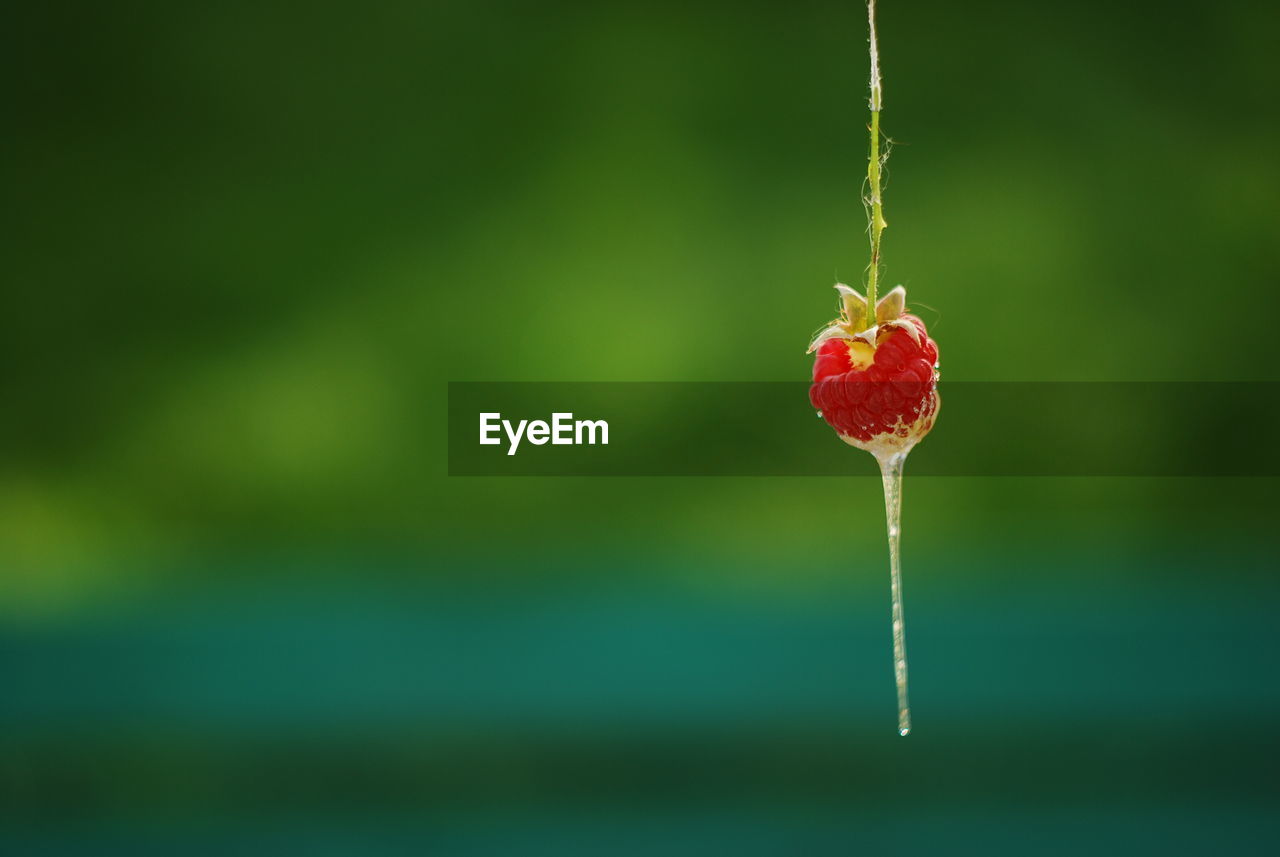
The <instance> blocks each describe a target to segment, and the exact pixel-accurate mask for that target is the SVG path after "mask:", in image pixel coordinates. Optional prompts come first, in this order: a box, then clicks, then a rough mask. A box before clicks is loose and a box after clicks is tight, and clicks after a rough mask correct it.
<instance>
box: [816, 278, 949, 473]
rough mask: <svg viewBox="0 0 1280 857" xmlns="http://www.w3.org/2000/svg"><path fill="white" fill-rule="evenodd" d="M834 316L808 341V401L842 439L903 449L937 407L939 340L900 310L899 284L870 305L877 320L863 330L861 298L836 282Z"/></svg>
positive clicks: (929, 421) (865, 445) (923, 428)
mask: <svg viewBox="0 0 1280 857" xmlns="http://www.w3.org/2000/svg"><path fill="white" fill-rule="evenodd" d="M836 288H837V289H838V290H840V292H841V296H842V297H843V300H844V308H843V311H842V313H841V318H840V319H838V320H837V321H836V322H834V323H832V325H831V326H830V327H828V328H827V329H826V330H824V331H823V332H822V333H821V334H819V336H818V338H817V339H816V340H815V341H814V343H813V345H812V346H810V349H809V350H810V351H816V352H817V358H816V359H815V360H814V364H813V386H812V387H810V388H809V401H810V402H812V403H813V406H814V407H815V408H817V409H818V411H819V413H820V414H821V415H822V418H823V419H824V420H826V422H827V424H828V425H830V426H831V427H832V428H833V429H835V430H836V433H837V434H838V435H839V436H840V438H841V440H843V441H845V442H846V443H849V444H851V445H853V446H857V447H859V448H862V449H867V450H870V451H871V452H873V453H876V454H880V453H882V452H894V451H903V452H905V451H906V450H908V449H910V448H911V447H912V446H914V445H915V444H916V443H917V442H918V441H919V440H920V439H921V438H923V437H924V436H925V434H927V433H928V432H929V430H930V429H931V428H933V421H934V418H935V417H936V416H937V413H938V405H939V400H938V389H937V384H938V372H937V364H938V346H937V345H936V344H934V342H933V340H932V339H930V338H929V334H928V332H927V331H926V330H925V326H924V322H923V321H921V320H920V319H919V318H917V317H915V316H914V315H907V314H904V313H903V307H904V306H905V303H906V291H905V290H904V289H903V288H902V287H901V286H899V287H898V288H896V289H894V290H893V291H892V292H890V293H889V294H888V295H886V296H885V297H884V299H883V300H881V301H880V302H879V303H878V304H877V305H876V321H877V324H876V325H874V326H872V327H871V328H869V329H866V330H862V329H861V328H863V327H864V326H865V325H864V316H865V314H866V300H865V299H864V298H863V297H862V295H860V294H858V293H857V292H855V291H854V290H853V289H851V288H849V287H848V286H844V285H837V286H836Z"/></svg>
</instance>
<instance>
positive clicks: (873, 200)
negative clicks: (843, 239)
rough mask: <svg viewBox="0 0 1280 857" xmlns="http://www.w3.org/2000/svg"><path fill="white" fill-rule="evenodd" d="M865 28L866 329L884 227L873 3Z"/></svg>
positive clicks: (873, 317)
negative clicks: (868, 135) (868, 122)
mask: <svg viewBox="0 0 1280 857" xmlns="http://www.w3.org/2000/svg"><path fill="white" fill-rule="evenodd" d="M867 27H868V30H869V31H870V34H871V37H870V41H871V156H870V158H869V159H868V161H867V184H868V185H869V190H870V195H869V196H868V198H867V217H868V220H869V226H868V230H867V232H868V234H869V235H870V237H871V264H870V266H869V267H868V268H867V314H866V317H865V318H866V322H865V323H866V326H867V327H870V326H871V325H873V324H875V320H876V309H875V307H876V288H877V286H878V285H879V280H880V235H881V233H883V232H884V228H885V226H887V225H888V224H886V223H885V220H884V201H883V200H882V199H881V197H880V168H881V166H882V164H881V161H880V108H881V105H882V103H883V100H884V92H883V89H882V87H881V84H880V47H879V45H878V44H877V43H876V0H867Z"/></svg>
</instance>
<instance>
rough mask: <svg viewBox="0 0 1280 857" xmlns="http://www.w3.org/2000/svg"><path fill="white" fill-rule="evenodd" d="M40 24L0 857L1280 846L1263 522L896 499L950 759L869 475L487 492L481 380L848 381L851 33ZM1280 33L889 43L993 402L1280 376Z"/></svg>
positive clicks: (1222, 505) (894, 28)
mask: <svg viewBox="0 0 1280 857" xmlns="http://www.w3.org/2000/svg"><path fill="white" fill-rule="evenodd" d="M4 19H5V24H4V26H3V27H0V33H2V35H0V39H2V40H3V51H2V52H0V55H2V56H3V59H2V60H0V62H2V63H3V67H4V72H5V73H4V75H3V83H2V84H0V86H3V88H4V94H5V99H4V104H5V108H4V109H5V113H6V114H7V119H8V121H7V122H6V123H5V125H6V131H7V133H6V134H5V135H4V139H3V143H2V144H0V145H3V148H4V157H3V159H2V161H0V170H3V186H4V188H5V197H6V200H7V204H6V205H5V206H4V219H5V222H4V229H3V233H2V236H3V237H0V242H3V253H2V255H0V259H2V260H3V261H2V262H0V264H3V268H4V285H3V287H2V288H0V393H2V394H3V402H4V406H3V419H0V670H2V672H0V675H3V677H4V685H3V694H2V695H0V726H2V727H3V728H2V729H0V813H2V814H3V822H4V823H3V825H2V826H0V844H2V845H3V847H4V850H5V851H7V852H12V853H37V852H39V853H94V854H101V853H116V852H119V853H131V854H139V853H164V854H171V853H187V854H193V853H260V852H269V853H312V854H330V853H332V854H371V853H424V852H425V853H440V854H469V853H475V854H505V853H511V854H524V853H528V854H542V853H548V854H567V853H584V854H602V853H607V854H619V855H620V854H685V853H688V854H706V853H733V854H796V853H818V854H828V853H845V852H852V851H855V850H861V851H866V852H868V853H904V854H905V853H923V854H933V853H939V852H941V851H944V850H945V851H948V852H950V853H972V854H983V855H991V854H1001V853H1009V854H1028V853H1040V854H1045V853H1050V854H1052V853H1062V854H1076V853H1080V852H1081V851H1083V850H1085V849H1088V850H1090V851H1093V852H1100V853H1161V854H1165V853H1221V852H1222V851H1224V850H1227V849H1228V848H1229V849H1231V850H1233V851H1234V852H1235V853H1271V852H1272V851H1273V849H1274V848H1275V845H1276V842H1275V840H1276V836H1277V833H1280V830H1278V828H1280V824H1278V823H1277V819H1276V814H1275V806H1276V804H1277V787H1276V785H1275V777H1274V768H1275V763H1276V761H1277V753H1276V751H1277V743H1278V741H1277V736H1276V733H1275V723H1276V722H1277V716H1280V687H1278V686H1277V682H1276V665H1275V659H1276V654H1277V652H1278V651H1280V629H1278V628H1277V625H1276V621H1275V616H1276V609H1277V608H1278V607H1280V586H1278V585H1277V584H1278V583H1280V580H1278V579H1277V563H1276V550H1277V548H1278V547H1280V544H1278V542H1280V537H1278V536H1277V534H1276V530H1275V519H1276V514H1277V502H1276V499H1275V489H1276V484H1275V480H1274V479H1263V478H1254V479H1249V478H1239V479H1225V478H1222V479H1100V478H1095V479H1089V478H1072V479H1065V478H1058V479H1049V478H1040V479H1034V478H1021V479H1015V478H986V479H981V478H932V479H930V478H918V479H914V480H913V479H910V476H908V484H907V488H906V500H905V512H904V515H905V518H904V526H905V546H904V550H905V574H906V594H907V616H908V628H909V634H908V646H909V651H910V653H911V657H912V680H913V701H914V703H915V720H916V732H915V733H913V734H912V735H911V736H910V737H909V738H908V739H905V740H903V739H899V738H898V737H897V736H896V734H895V732H894V728H893V726H894V702H893V697H892V694H893V688H892V674H891V664H890V653H889V642H890V639H889V627H888V584H887V580H886V577H887V573H886V572H887V568H886V565H887V563H886V556H885V549H884V542H883V518H882V510H881V505H880V503H881V500H880V495H879V485H878V484H877V482H876V481H875V480H872V479H849V480H832V479H747V478H743V479H728V478H725V479H696V478H673V479H587V478H582V479H569V478H563V479H507V480H504V479H460V478H453V479H450V478H448V477H447V476H446V475H445V473H446V448H445V428H446V420H445V413H444V407H445V401H446V382H447V381H451V380H453V381H459V380H507V381H518V380H556V381H587V380H590V381H609V380H646V381H682V380H700V381H701V380H712V381H719V380H725V381H738V380H766V381H779V380H793V379H804V378H806V377H807V374H808V372H809V369H810V363H809V360H808V359H807V358H805V356H804V354H803V351H804V347H805V345H806V344H807V338H808V336H809V334H810V333H811V332H812V331H813V330H814V329H816V328H817V327H818V326H819V325H820V324H821V323H822V322H824V321H825V320H826V319H828V318H829V317H830V316H831V314H832V313H833V311H834V306H835V301H834V297H833V293H832V292H831V290H830V284H831V283H832V282H833V281H834V280H835V279H837V278H839V279H842V280H844V281H847V282H857V281H858V279H859V277H860V274H861V271H862V269H863V267H864V265H865V263H866V256H867V252H866V247H865V239H864V236H863V228H864V218H863V211H862V207H861V204H860V201H859V192H860V183H861V179H862V175H863V172H864V169H865V146H866V142H865V141H866V135H865V126H864V123H865V121H866V112H865V97H864V89H865V83H864V80H865V73H866V69H865V67H866V60H865V47H866V45H865V18H864V11H863V8H862V7H861V6H860V5H859V4H858V3H841V4H835V3H816V2H794V3H786V4H782V3H743V2H738V3H694V4H690V3H665V2H643V3H641V2H634V3H613V2H607V3H576V2H568V0H558V2H553V3H517V2H494V3H371V4H333V3H319V4H311V5H308V6H305V7H299V6H297V5H295V4H280V3H261V2H258V3H234V2H233V3H218V4H208V5H206V6H197V5H194V4H172V3H157V2H120V3H113V4H76V3H64V4H39V5H36V4H27V5H20V6H11V7H9V8H8V9H7V10H6V12H5V15H4ZM1277 25H1280V11H1278V10H1277V7H1275V6H1274V5H1272V4H1263V3H1255V2H1224V3H1217V4H1196V5H1192V4H1167V3H1164V4H1157V3H1101V2H1084V3H1017V2H1003V3H996V2H975V3H964V4H959V3H945V2H936V0H934V2H905V0H902V2H898V0H884V2H883V3H882V8H881V11H880V34H881V42H882V56H883V64H884V73H885V113H884V119H883V121H884V128H885V130H886V131H887V133H888V134H889V135H890V136H891V137H892V138H893V139H894V140H895V141H896V145H895V146H894V149H893V155H892V158H891V159H890V162H889V184H888V187H887V189H886V214H887V218H888V221H889V224H890V229H889V230H888V231H887V232H886V236H885V242H886V243H885V259H886V276H887V279H888V281H889V282H890V283H898V282H901V283H904V284H906V285H907V286H908V290H909V298H910V300H911V301H912V302H913V304H915V306H916V307H917V308H918V309H919V311H920V313H921V315H922V316H923V317H924V318H925V319H926V321H927V322H929V324H930V329H931V331H932V332H933V334H934V336H935V338H936V339H937V340H938V341H939V343H940V345H941V349H942V363H943V371H944V373H945V377H946V378H947V379H948V380H993V381H1000V380H1020V381H1035V380H1081V381H1091V380H1139V381H1141V380H1152V381H1155V380H1175V379H1176V380H1194V381H1223V380H1234V381H1276V380H1280V372H1278V371H1277V370H1276V368H1275V366H1274V361H1273V359H1272V358H1271V354H1270V351H1271V348H1272V346H1273V344H1274V340H1273V339H1272V336H1271V326H1272V317H1273V316H1274V314H1275V312H1276V310H1277V309H1278V300H1277V297H1276V296H1277V287H1278V286H1280V282H1277V274H1278V273H1280V241H1277V238H1276V236H1277V234H1278V230H1280V158H1277V152H1278V151H1280V114H1277V112H1276V110H1275V93H1276V91H1277V89H1278V87H1280V63H1277V61H1276V59H1275V53H1274V44H1273V42H1274V33H1275V32H1276V29H1277ZM1260 389H1262V388H1260ZM796 406H797V408H807V407H808V405H807V403H806V402H804V401H798V402H797V404H796ZM1000 429H1001V427H1000V426H998V425H993V426H992V431H991V439H990V443H991V444H993V445H1000V444H1015V445H1016V444H1017V443H1019V438H1017V437H1005V436H1003V435H1002V434H1001V430H1000ZM726 430H730V427H727V429H726ZM1163 430H1166V431H1168V432H1170V433H1177V432H1179V430H1180V427H1179V426H1177V425H1169V426H1167V427H1164V429H1163ZM937 431H938V432H945V431H946V413H945V411H944V413H943V414H942V417H941V421H940V423H939V426H938V429H937ZM1273 440H1274V439H1273V438H1267V437H1257V436H1255V434H1254V433H1251V432H1250V430H1249V415H1248V414H1247V413H1244V414H1224V415H1223V444H1222V446H1221V448H1216V449H1205V450H1204V452H1203V454H1204V455H1206V456H1229V457H1239V456H1248V455H1249V450H1250V448H1251V446H1252V445H1255V444H1258V443H1266V442H1270V441H1273ZM1177 446H1178V445H1177V444H1172V445H1171V447H1172V448H1177ZM831 454H832V456H833V457H835V456H845V455H854V454H858V453H855V452H853V451H851V450H847V449H846V448H845V447H844V446H843V445H842V444H840V443H838V442H837V441H836V440H835V439H834V438H832V440H831ZM908 470H909V468H908Z"/></svg>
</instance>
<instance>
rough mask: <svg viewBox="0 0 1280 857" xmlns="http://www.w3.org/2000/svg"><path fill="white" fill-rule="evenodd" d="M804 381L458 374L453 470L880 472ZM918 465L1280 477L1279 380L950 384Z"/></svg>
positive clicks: (1050, 472)
mask: <svg viewBox="0 0 1280 857" xmlns="http://www.w3.org/2000/svg"><path fill="white" fill-rule="evenodd" d="M808 390H809V385H808V384H806V383H802V382H797V383H792V382H776V383H775V382H766V383H761V382H731V383H666V382H591V383H558V382H545V383H506V382H452V383H450V384H449V414H448V418H449V474H450V475H452V476H842V475H872V474H874V473H875V472H876V469H875V468H876V466H875V461H874V459H873V458H872V457H871V456H870V455H868V454H867V453H865V452H862V451H860V450H857V449H854V448H852V447H850V446H847V445H845V444H844V443H843V442H841V441H840V440H839V438H838V437H837V436H836V434H835V432H834V431H833V430H832V429H831V428H830V427H829V426H828V425H827V424H826V423H825V422H823V420H822V419H821V418H820V417H819V416H818V414H817V413H816V412H815V411H814V409H813V407H812V406H811V405H810V404H809V396H808ZM939 391H940V394H941V398H942V408H941V412H940V413H939V415H938V419H937V424H936V425H935V427H934V429H933V431H932V433H931V434H929V436H928V437H926V438H925V439H924V441H923V442H921V443H920V444H919V445H918V446H917V447H916V448H915V450H914V451H912V453H911V456H910V459H909V460H908V462H907V471H908V472H909V473H910V474H912V475H915V476H1276V475H1280V453H1278V452H1277V449H1276V444H1277V442H1278V441H1280V383H1272V382H1263V383H1245V382H1158V383H1140V382H1132V383H1130V382H1101V383H1100V382H1049V383H1043V382H1035V383H1032V382H950V383H943V384H941V385H940V386H939Z"/></svg>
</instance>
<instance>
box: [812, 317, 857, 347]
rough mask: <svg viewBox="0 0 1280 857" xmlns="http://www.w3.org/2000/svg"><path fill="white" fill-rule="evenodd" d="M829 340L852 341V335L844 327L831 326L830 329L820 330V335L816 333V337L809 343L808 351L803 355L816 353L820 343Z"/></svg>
mask: <svg viewBox="0 0 1280 857" xmlns="http://www.w3.org/2000/svg"><path fill="white" fill-rule="evenodd" d="M829 339H853V334H852V333H850V332H849V331H848V330H847V329H846V328H845V326H844V325H842V324H833V325H831V326H830V327H828V328H826V329H824V330H822V331H821V332H820V333H818V335H817V336H815V337H814V338H813V342H810V343H809V350H808V351H806V352H805V354H812V353H813V352H815V351H817V350H818V349H819V348H821V347H822V343H824V342H826V341H827V340H829Z"/></svg>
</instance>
